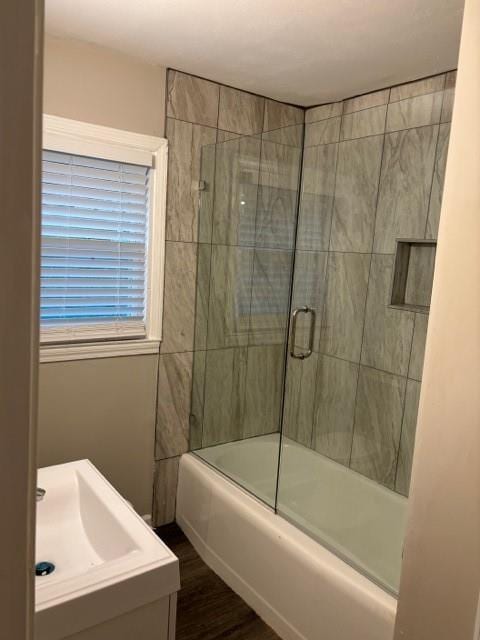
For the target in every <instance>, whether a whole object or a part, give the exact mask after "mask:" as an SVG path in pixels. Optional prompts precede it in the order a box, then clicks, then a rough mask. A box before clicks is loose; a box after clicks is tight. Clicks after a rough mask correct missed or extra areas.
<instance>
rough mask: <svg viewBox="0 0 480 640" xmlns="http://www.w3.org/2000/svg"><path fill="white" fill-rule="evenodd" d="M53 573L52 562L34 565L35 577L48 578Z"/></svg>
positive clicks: (53, 566)
mask: <svg viewBox="0 0 480 640" xmlns="http://www.w3.org/2000/svg"><path fill="white" fill-rule="evenodd" d="M54 571H55V565H54V564H53V563H52V562H37V564H36V565H35V575H36V576H49V575H50V574H51V573H53V572H54Z"/></svg>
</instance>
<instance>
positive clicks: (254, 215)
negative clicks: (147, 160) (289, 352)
mask: <svg viewBox="0 0 480 640" xmlns="http://www.w3.org/2000/svg"><path fill="white" fill-rule="evenodd" d="M302 129H303V125H300V126H298V127H285V128H283V129H278V130H276V131H273V132H266V133H263V134H261V135H258V136H246V137H245V136H242V137H240V136H236V135H234V134H228V133H226V132H222V131H219V132H218V136H219V141H218V142H217V144H215V145H207V146H205V147H203V148H202V164H201V192H200V194H201V198H200V209H199V238H200V244H199V247H198V264H197V296H196V297H197V308H196V315H195V348H194V354H193V357H194V366H193V389H192V412H191V425H190V446H191V449H192V450H194V451H195V452H196V454H197V455H198V456H200V457H201V458H202V459H203V460H204V461H206V462H208V463H209V464H210V465H212V466H213V467H215V468H216V469H217V470H218V471H221V472H222V473H224V474H225V475H227V476H228V477H229V478H230V479H232V480H234V481H235V482H237V483H238V484H240V485H241V486H242V487H243V488H244V489H246V490H248V491H249V492H251V493H253V494H254V495H255V496H256V497H257V498H259V499H261V500H263V501H264V502H266V503H267V504H268V505H269V506H271V507H273V506H274V504H275V493H276V486H277V474H278V457H279V446H280V424H281V410H282V403H283V383H284V371H285V349H286V339H287V326H288V315H289V301H290V289H291V278H292V267H293V258H294V239H295V229H296V222H297V201H298V192H299V175H300V162H301V142H302Z"/></svg>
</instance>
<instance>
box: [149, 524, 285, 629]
mask: <svg viewBox="0 0 480 640" xmlns="http://www.w3.org/2000/svg"><path fill="white" fill-rule="evenodd" d="M156 533H157V534H158V535H159V537H160V538H161V539H162V540H163V541H164V542H165V544H167V545H168V546H169V547H170V549H171V550H172V551H173V552H174V553H175V555H176V556H177V557H178V559H179V560H180V578H181V584H182V588H181V590H180V593H179V594H178V605H177V638H176V640H220V639H222V640H223V639H224V638H228V639H229V640H247V639H248V640H280V639H279V637H278V636H277V634H276V633H275V632H274V631H272V629H270V627H269V626H267V625H266V624H265V623H264V622H263V621H262V620H261V619H260V618H259V617H258V616H257V614H256V613H255V612H254V611H253V609H251V608H250V607H249V606H248V605H247V604H246V603H245V602H244V601H243V600H242V599H241V598H240V596H238V595H237V594H236V593H235V592H234V591H232V590H231V589H230V587H228V586H227V585H226V584H225V583H224V582H223V580H221V579H220V578H219V577H218V576H217V575H216V574H215V573H214V572H213V571H212V570H211V569H210V568H209V567H207V565H206V564H205V563H204V562H203V560H202V559H201V558H200V556H199V555H198V554H197V552H196V551H195V549H194V548H193V547H192V545H191V544H190V542H189V541H188V540H187V538H186V537H185V535H184V534H183V532H182V531H181V529H180V528H179V527H178V525H176V524H169V525H165V526H163V527H159V528H158V529H157V530H156Z"/></svg>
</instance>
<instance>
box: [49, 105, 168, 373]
mask: <svg viewBox="0 0 480 640" xmlns="http://www.w3.org/2000/svg"><path fill="white" fill-rule="evenodd" d="M166 144H167V143H166V140H164V139H161V138H153V137H150V136H143V135H139V134H133V133H129V132H124V131H119V130H116V129H110V128H106V127H99V126H95V125H89V124H86V123H81V122H75V121H71V120H66V119H64V118H56V117H52V116H45V121H44V144H43V146H44V151H43V158H42V216H41V218H42V250H41V289H40V327H41V334H40V339H41V344H42V349H41V359H42V361H52V360H66V359H76V358H85V357H102V356H110V355H122V354H127V353H128V354H131V353H149V352H155V351H157V350H158V344H159V340H160V337H161V326H160V323H161V300H162V296H161V293H162V292H161V284H162V282H163V273H162V271H163V257H164V247H163V229H164V216H165V191H166V154H167V146H166Z"/></svg>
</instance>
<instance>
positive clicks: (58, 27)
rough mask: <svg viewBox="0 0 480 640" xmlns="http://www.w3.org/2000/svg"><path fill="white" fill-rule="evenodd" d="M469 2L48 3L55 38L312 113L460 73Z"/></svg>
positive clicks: (210, 0)
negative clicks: (345, 100) (393, 87)
mask: <svg viewBox="0 0 480 640" xmlns="http://www.w3.org/2000/svg"><path fill="white" fill-rule="evenodd" d="M463 4H464V0H202V1H199V0H46V6H47V16H46V27H47V31H49V32H50V33H53V34H56V35H59V36H65V37H73V38H78V39H80V40H86V41H88V42H93V43H96V44H101V45H103V46H105V47H110V48H113V49H116V50H119V51H123V52H125V53H129V54H131V55H134V56H136V57H139V58H142V59H145V60H148V61H150V62H155V63H158V64H162V65H165V66H169V67H174V68H176V69H181V70H183V71H187V72H190V73H193V74H197V75H199V76H203V77H206V78H210V79H212V80H216V81H218V82H222V83H225V84H229V85H232V86H235V87H238V88H241V89H246V90H249V91H253V92H256V93H260V94H263V95H266V96H270V97H272V98H277V99H278V100H285V101H287V102H292V103H296V104H301V105H305V106H309V105H312V104H318V103H322V102H329V101H332V100H337V99H341V98H345V97H349V96H353V95H356V94H359V93H365V92H367V91H371V90H374V89H378V88H381V87H385V86H389V85H392V84H396V83H400V82H406V81H408V80H414V79H416V78H420V77H423V76H427V75H430V74H434V73H438V72H441V71H445V70H448V69H452V68H455V67H456V64H457V55H458V46H459V40H460V29H461V19H462V12H463Z"/></svg>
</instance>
